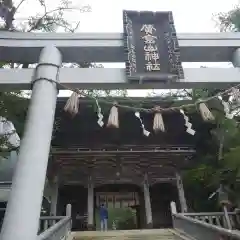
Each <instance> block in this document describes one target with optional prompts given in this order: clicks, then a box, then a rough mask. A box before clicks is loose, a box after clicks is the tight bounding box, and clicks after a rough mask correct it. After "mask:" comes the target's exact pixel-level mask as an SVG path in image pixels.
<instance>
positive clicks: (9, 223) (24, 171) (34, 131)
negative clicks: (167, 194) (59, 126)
mask: <svg viewBox="0 0 240 240" xmlns="http://www.w3.org/2000/svg"><path fill="white" fill-rule="evenodd" d="M61 63H62V59H61V53H60V52H59V50H58V49H57V48H56V47H54V46H47V47H45V48H43V50H42V51H41V54H40V57H39V64H38V66H37V68H36V72H35V75H34V78H33V80H34V81H33V89H32V97H31V102H30V106H29V110H28V116H27V120H26V124H25V132H24V137H23V139H22V142H21V146H20V151H19V157H18V162H17V166H16V171H15V174H14V177H13V181H12V189H11V193H10V198H9V201H8V205H7V209H6V213H5V217H4V221H3V226H2V232H1V237H0V238H1V240H16V239H18V240H33V239H36V236H37V232H38V224H39V217H40V211H41V205H42V197H43V191H44V185H45V177H46V170H47V165H48V157H49V150H50V143H51V138H52V130H53V123H54V114H55V108H56V100H57V94H58V90H57V84H56V83H55V82H56V81H58V75H59V68H60V67H61Z"/></svg>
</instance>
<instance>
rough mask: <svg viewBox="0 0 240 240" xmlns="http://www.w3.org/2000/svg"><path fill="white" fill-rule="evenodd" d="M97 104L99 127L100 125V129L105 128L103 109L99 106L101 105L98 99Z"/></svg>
mask: <svg viewBox="0 0 240 240" xmlns="http://www.w3.org/2000/svg"><path fill="white" fill-rule="evenodd" d="M95 102H96V105H97V115H98V121H97V123H98V125H99V126H100V127H103V125H104V122H103V115H102V109H101V107H100V106H99V103H98V100H97V99H95Z"/></svg>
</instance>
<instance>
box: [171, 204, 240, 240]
mask: <svg viewBox="0 0 240 240" xmlns="http://www.w3.org/2000/svg"><path fill="white" fill-rule="evenodd" d="M171 212H172V219H173V227H174V228H175V230H177V231H180V232H181V233H184V234H186V235H188V236H190V237H193V238H195V239H196V240H202V239H205V240H215V239H221V238H222V239H225V238H226V237H227V238H229V237H230V238H231V239H238V240H240V232H239V231H237V230H229V229H225V228H222V227H219V226H215V225H213V224H209V223H206V222H204V221H200V220H197V219H194V218H192V217H190V216H187V215H188V214H183V213H177V211H176V204H175V203H174V202H172V203H171Z"/></svg>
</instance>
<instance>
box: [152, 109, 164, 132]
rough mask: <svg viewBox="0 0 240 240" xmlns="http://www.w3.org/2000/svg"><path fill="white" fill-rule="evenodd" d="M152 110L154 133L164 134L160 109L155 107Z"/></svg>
mask: <svg viewBox="0 0 240 240" xmlns="http://www.w3.org/2000/svg"><path fill="white" fill-rule="evenodd" d="M154 110H155V115H154V119H153V130H154V132H155V133H157V132H159V131H162V132H165V127H164V122H163V118H162V114H161V112H160V110H161V108H160V107H159V106H156V107H155V108H154Z"/></svg>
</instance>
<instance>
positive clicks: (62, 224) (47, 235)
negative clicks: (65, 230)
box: [37, 216, 71, 240]
mask: <svg viewBox="0 0 240 240" xmlns="http://www.w3.org/2000/svg"><path fill="white" fill-rule="evenodd" d="M68 223H71V217H70V216H67V217H65V218H63V219H62V220H60V221H59V222H57V223H56V224H54V225H53V226H51V227H50V228H49V229H47V230H46V231H44V232H43V233H41V234H40V235H39V236H38V237H37V240H45V239H50V238H51V237H52V236H53V235H54V234H55V233H56V232H57V231H58V230H59V229H61V228H62V227H65V226H66V225H67V224H68ZM69 230H70V229H69Z"/></svg>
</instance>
